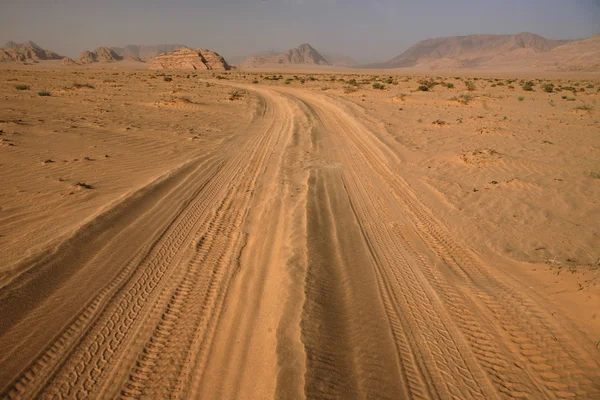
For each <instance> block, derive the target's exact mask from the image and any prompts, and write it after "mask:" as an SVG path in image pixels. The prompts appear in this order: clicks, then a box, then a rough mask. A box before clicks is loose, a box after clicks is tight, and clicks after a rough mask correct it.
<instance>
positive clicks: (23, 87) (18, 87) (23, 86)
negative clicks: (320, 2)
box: [15, 85, 29, 90]
mask: <svg viewBox="0 0 600 400" xmlns="http://www.w3.org/2000/svg"><path fill="white" fill-rule="evenodd" d="M15 89H17V90H29V86H27V85H16V86H15Z"/></svg>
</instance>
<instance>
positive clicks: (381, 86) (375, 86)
mask: <svg viewBox="0 0 600 400" xmlns="http://www.w3.org/2000/svg"><path fill="white" fill-rule="evenodd" d="M373 89H379V90H383V89H385V85H382V84H381V83H379V82H375V83H374V84H373Z"/></svg>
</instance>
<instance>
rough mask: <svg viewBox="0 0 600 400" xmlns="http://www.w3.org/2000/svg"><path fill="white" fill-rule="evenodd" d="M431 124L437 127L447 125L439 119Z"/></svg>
mask: <svg viewBox="0 0 600 400" xmlns="http://www.w3.org/2000/svg"><path fill="white" fill-rule="evenodd" d="M432 124H433V125H437V126H443V125H448V123H447V122H446V121H442V120H441V119H436V120H435V121H433V122H432Z"/></svg>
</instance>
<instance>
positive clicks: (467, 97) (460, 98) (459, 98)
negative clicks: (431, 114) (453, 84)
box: [449, 93, 474, 105]
mask: <svg viewBox="0 0 600 400" xmlns="http://www.w3.org/2000/svg"><path fill="white" fill-rule="evenodd" d="M473 99H474V97H473V96H472V95H470V94H468V93H463V94H461V95H460V96H454V97H451V98H450V99H449V100H450V101H458V102H459V103H462V104H465V105H466V104H469V102H470V101H471V100H473Z"/></svg>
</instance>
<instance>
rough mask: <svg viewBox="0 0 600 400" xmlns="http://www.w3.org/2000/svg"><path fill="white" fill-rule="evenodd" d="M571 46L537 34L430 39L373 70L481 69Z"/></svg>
mask: <svg viewBox="0 0 600 400" xmlns="http://www.w3.org/2000/svg"><path fill="white" fill-rule="evenodd" d="M565 43H568V41H566V40H552V39H546V38H544V37H542V36H539V35H535V34H533V33H527V32H525V33H519V34H516V35H469V36H450V37H443V38H436V39H427V40H423V41H420V42H418V43H417V44H415V45H414V46H412V47H411V48H409V49H408V50H406V51H405V52H404V53H402V54H400V55H399V56H397V57H395V58H393V59H391V60H389V61H387V62H384V63H380V64H373V65H368V66H367V67H372V68H402V67H419V66H427V65H429V64H431V65H441V66H452V67H470V68H474V67H480V66H484V65H485V64H488V63H493V60H494V58H496V57H502V58H505V59H507V58H512V59H515V60H517V59H519V58H522V57H528V56H531V55H533V54H540V53H545V52H549V51H551V50H552V49H554V48H556V47H558V46H561V45H564V44H565Z"/></svg>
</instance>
